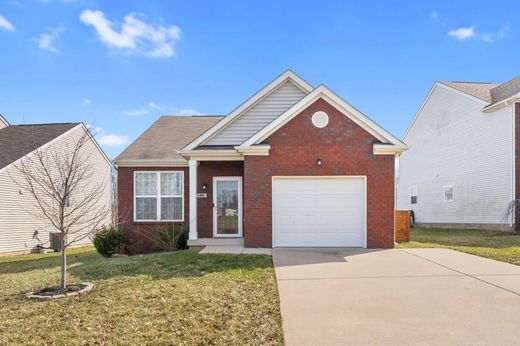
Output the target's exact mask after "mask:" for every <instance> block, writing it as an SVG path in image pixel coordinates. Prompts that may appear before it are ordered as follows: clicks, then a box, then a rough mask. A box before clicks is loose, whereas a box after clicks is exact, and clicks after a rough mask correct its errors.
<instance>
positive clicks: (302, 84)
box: [182, 70, 313, 150]
mask: <svg viewBox="0 0 520 346" xmlns="http://www.w3.org/2000/svg"><path fill="white" fill-rule="evenodd" d="M288 80H291V81H292V82H293V83H294V84H295V85H296V86H297V87H299V88H300V89H302V90H303V91H304V92H306V93H310V92H311V91H312V89H313V87H312V85H310V84H309V83H307V82H306V81H305V80H304V79H303V78H301V77H300V76H298V75H297V74H296V73H294V72H293V71H291V70H287V71H285V72H284V73H282V74H281V75H279V76H278V77H276V78H275V79H274V80H273V81H271V82H270V83H269V84H267V85H266V86H265V87H264V88H262V89H261V90H260V91H259V92H257V93H256V94H254V95H253V96H252V97H250V98H249V99H247V100H246V101H245V102H243V103H242V104H240V105H239V106H238V107H237V108H235V109H234V110H233V111H232V112H231V113H229V114H228V115H227V116H225V117H224V118H223V119H222V120H220V121H219V122H218V123H216V124H215V125H213V127H211V128H209V129H208V130H206V132H204V133H203V134H202V135H200V136H199V137H197V138H196V139H195V140H194V141H192V142H191V143H189V144H188V145H186V146H185V147H184V148H183V149H182V150H193V149H195V148H196V147H197V146H199V145H201V144H202V143H203V142H204V141H206V140H208V139H209V138H210V137H212V136H214V135H216V134H217V133H218V132H219V131H220V130H222V129H223V128H224V127H226V126H228V125H229V124H230V123H231V122H233V121H234V120H235V119H236V118H237V117H238V116H239V115H241V114H243V113H244V112H245V111H246V110H248V109H249V108H251V107H252V106H254V105H255V104H256V103H257V102H258V101H260V100H261V99H263V98H264V97H265V96H267V95H268V94H270V93H271V92H272V91H273V90H275V89H276V88H277V87H278V86H280V85H282V84H283V83H285V82H286V81H288Z"/></svg>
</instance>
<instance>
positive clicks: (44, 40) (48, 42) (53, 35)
mask: <svg viewBox="0 0 520 346" xmlns="http://www.w3.org/2000/svg"><path fill="white" fill-rule="evenodd" d="M63 31H65V29H64V28H51V29H47V31H46V32H44V33H43V34H40V36H38V37H36V38H34V39H33V40H34V41H35V42H36V44H37V45H38V47H39V48H40V49H43V50H47V51H49V52H53V53H59V52H60V51H59V50H58V49H57V48H56V47H55V46H54V41H55V40H57V39H58V38H59V37H60V36H61V34H62V33H63Z"/></svg>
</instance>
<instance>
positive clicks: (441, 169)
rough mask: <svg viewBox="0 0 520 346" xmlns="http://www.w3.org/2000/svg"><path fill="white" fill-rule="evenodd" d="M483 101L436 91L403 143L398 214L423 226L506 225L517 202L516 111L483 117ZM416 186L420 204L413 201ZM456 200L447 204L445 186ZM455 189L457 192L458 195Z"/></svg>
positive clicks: (489, 114)
mask: <svg viewBox="0 0 520 346" xmlns="http://www.w3.org/2000/svg"><path fill="white" fill-rule="evenodd" d="M484 106H485V105H484V104H483V103H481V102H478V101H476V100H473V99H471V98H470V97H467V96H465V95H461V94H460V93H457V92H455V91H451V90H449V89H447V88H445V87H442V86H437V87H436V88H435V89H434V90H433V92H432V93H431V95H430V98H429V99H428V100H427V101H426V103H425V105H424V107H423V108H422V110H421V111H420V113H419V114H418V116H417V118H416V121H415V123H414V124H413V125H412V127H411V128H410V130H409V132H408V134H407V136H406V137H405V138H404V142H405V143H406V144H408V145H409V146H410V149H409V150H408V151H406V152H404V153H403V154H402V155H401V157H400V160H399V180H398V182H397V187H396V189H397V190H396V194H397V196H396V198H397V208H398V209H405V210H406V209H412V210H413V211H414V214H415V220H416V222H418V223H464V224H471V223H474V224H504V223H505V220H504V212H505V210H506V207H507V205H508V203H509V202H510V201H511V200H512V198H513V196H512V195H513V188H512V184H513V155H512V152H513V146H512V139H513V137H512V110H511V107H505V108H501V109H500V110H497V111H495V112H492V113H484V112H482V108H483V107H484ZM410 186H417V190H418V191H419V194H420V196H419V197H418V199H417V204H414V205H412V204H411V203H410V202H411V201H410ZM445 186H454V187H456V188H455V189H454V193H456V196H455V198H454V199H453V201H451V202H450V203H446V202H444V200H445V197H444V193H445V192H444V187H445ZM455 190H456V191H455Z"/></svg>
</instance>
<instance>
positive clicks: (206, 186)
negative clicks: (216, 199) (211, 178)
mask: <svg viewBox="0 0 520 346" xmlns="http://www.w3.org/2000/svg"><path fill="white" fill-rule="evenodd" d="M207 189H208V184H206V183H204V184H202V191H206V190H207Z"/></svg>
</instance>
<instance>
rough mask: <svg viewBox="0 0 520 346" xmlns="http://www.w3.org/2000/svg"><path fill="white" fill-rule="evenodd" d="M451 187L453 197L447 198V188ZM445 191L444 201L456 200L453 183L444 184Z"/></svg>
mask: <svg viewBox="0 0 520 346" xmlns="http://www.w3.org/2000/svg"><path fill="white" fill-rule="evenodd" d="M449 188H451V199H447V198H446V190H447V189H449ZM443 191H444V202H446V203H450V202H453V201H454V200H455V188H454V187H453V185H444V187H443Z"/></svg>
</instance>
